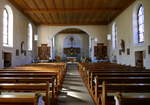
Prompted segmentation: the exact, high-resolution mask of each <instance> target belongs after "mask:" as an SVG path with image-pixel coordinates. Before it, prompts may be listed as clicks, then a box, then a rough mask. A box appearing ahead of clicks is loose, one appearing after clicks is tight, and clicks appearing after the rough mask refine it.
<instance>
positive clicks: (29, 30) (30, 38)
mask: <svg viewBox="0 0 150 105" xmlns="http://www.w3.org/2000/svg"><path fill="white" fill-rule="evenodd" d="M27 37H28V50H29V51H31V50H32V41H33V29H32V25H31V24H30V23H29V24H28V36H27Z"/></svg>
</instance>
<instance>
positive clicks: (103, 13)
mask: <svg viewBox="0 0 150 105" xmlns="http://www.w3.org/2000/svg"><path fill="white" fill-rule="evenodd" d="M9 1H10V2H11V3H12V4H13V5H14V6H15V7H16V8H18V9H19V10H20V11H21V12H23V13H24V14H25V15H26V16H27V17H28V18H30V19H31V20H32V21H33V22H34V23H36V24H37V25H107V24H109V23H110V22H111V21H112V20H113V19H114V18H115V17H116V16H118V15H119V14H120V13H121V12H122V11H123V10H124V9H126V8H127V7H128V6H129V5H130V4H131V3H133V2H134V1H135V0H9Z"/></svg>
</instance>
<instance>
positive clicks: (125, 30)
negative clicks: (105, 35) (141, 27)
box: [109, 0, 150, 68]
mask: <svg viewBox="0 0 150 105" xmlns="http://www.w3.org/2000/svg"><path fill="white" fill-rule="evenodd" d="M138 3H142V4H143V5H144V14H145V43H144V45H141V46H138V45H135V44H134V40H133V37H134V36H133V13H134V12H135V11H134V10H135V8H136V5H137V4H138ZM149 11H150V0H138V1H136V2H134V3H133V4H132V5H130V7H128V8H127V9H126V10H125V11H124V12H122V13H121V14H120V15H119V16H118V17H117V18H116V19H115V20H114V21H113V22H112V23H111V24H109V33H111V32H112V24H113V23H114V22H115V23H116V25H117V29H118V35H117V39H118V40H119V41H120V39H123V40H124V41H125V48H126V49H127V48H130V51H131V54H130V55H127V51H125V53H124V54H122V55H119V47H120V42H119V41H118V47H117V48H116V49H115V50H113V49H112V46H111V45H112V44H111V43H112V42H111V41H109V57H110V58H111V59H113V56H114V55H116V56H117V60H118V63H120V64H127V65H132V66H135V51H145V52H146V57H145V59H144V65H145V67H147V68H150V55H149V54H148V45H150V28H149V27H150V19H149V18H150V12H149Z"/></svg>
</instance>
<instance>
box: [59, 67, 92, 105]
mask: <svg viewBox="0 0 150 105" xmlns="http://www.w3.org/2000/svg"><path fill="white" fill-rule="evenodd" d="M58 105H95V104H94V102H93V100H92V98H91V96H90V95H89V93H88V91H87V89H86V87H85V86H84V83H83V81H82V79H81V77H80V75H79V72H78V70H77V67H76V65H75V64H69V65H68V71H67V74H66V76H65V79H64V84H63V89H62V91H61V94H60V95H59V98H58Z"/></svg>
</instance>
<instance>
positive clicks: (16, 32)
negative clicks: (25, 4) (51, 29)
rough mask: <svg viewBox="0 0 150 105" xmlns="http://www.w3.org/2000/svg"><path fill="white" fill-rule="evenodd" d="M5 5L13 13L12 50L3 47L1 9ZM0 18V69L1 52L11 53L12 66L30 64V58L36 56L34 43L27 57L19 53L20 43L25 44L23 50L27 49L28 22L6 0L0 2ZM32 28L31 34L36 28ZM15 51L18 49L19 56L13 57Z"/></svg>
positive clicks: (1, 65) (1, 62)
mask: <svg viewBox="0 0 150 105" xmlns="http://www.w3.org/2000/svg"><path fill="white" fill-rule="evenodd" d="M5 5H9V6H10V7H11V8H12V11H13V19H14V24H13V48H6V47H3V9H4V6H5ZM0 16H1V17H0V67H3V59H2V51H3V52H11V53H12V66H17V65H23V64H28V63H31V60H32V56H34V54H36V53H35V50H36V49H35V47H36V43H33V45H34V47H33V52H27V56H24V55H23V54H21V53H20V49H21V41H24V42H25V49H27V27H28V23H29V22H30V21H29V20H28V19H27V18H26V17H25V16H24V15H23V14H22V13H21V12H19V11H18V10H17V9H16V8H15V7H14V6H12V5H11V4H10V3H9V2H8V1H7V0H0ZM32 26H33V33H35V32H36V26H35V25H33V24H32ZM16 49H19V56H16V55H15V54H16Z"/></svg>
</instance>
